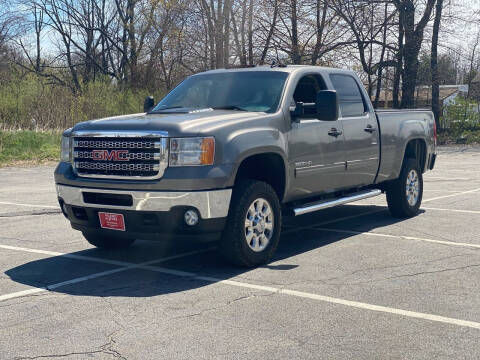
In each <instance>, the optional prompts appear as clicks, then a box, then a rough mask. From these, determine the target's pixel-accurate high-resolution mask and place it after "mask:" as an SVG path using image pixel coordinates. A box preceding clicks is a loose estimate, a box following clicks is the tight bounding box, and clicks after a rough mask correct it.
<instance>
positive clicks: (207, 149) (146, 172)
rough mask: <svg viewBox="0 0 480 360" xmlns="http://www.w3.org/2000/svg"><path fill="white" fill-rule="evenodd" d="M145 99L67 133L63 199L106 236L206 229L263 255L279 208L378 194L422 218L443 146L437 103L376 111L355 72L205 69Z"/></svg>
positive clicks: (233, 246)
mask: <svg viewBox="0 0 480 360" xmlns="http://www.w3.org/2000/svg"><path fill="white" fill-rule="evenodd" d="M145 104H146V105H145V106H146V110H145V111H146V112H145V113H141V114H134V115H126V116H116V117H110V118H106V119H100V120H92V121H87V122H83V123H79V124H77V125H75V126H74V127H73V128H71V129H68V130H66V131H65V132H64V134H63V139H62V153H61V161H60V163H59V164H58V166H57V168H56V170H55V182H56V189H57V194H58V200H59V203H60V207H61V209H62V211H63V213H64V215H65V217H67V218H68V220H69V221H70V222H71V225H72V227H73V228H74V229H77V230H80V231H81V232H82V233H83V235H84V236H85V238H86V239H87V240H88V242H90V243H91V244H93V245H95V246H97V247H104V248H120V247H126V246H129V245H130V244H132V243H133V242H134V241H135V239H162V238H163V239H165V238H170V239H178V237H180V236H182V235H186V236H188V238H192V237H193V236H197V237H199V238H200V239H204V240H205V239H206V240H214V239H217V240H219V249H220V251H221V253H223V255H224V256H225V257H227V259H229V260H230V261H231V262H233V263H235V264H239V265H242V266H257V265H259V264H262V263H265V262H267V261H269V259H271V257H272V256H273V254H274V252H275V249H276V247H277V244H278V241H279V237H280V230H281V226H282V216H298V215H301V214H305V213H308V212H312V211H316V210H320V209H324V208H327V207H330V206H335V205H339V204H345V203H348V202H352V201H356V200H360V199H365V198H369V197H373V196H376V195H379V194H380V193H382V192H386V195H387V202H388V206H389V209H390V212H391V214H392V215H393V216H397V217H411V216H414V215H415V214H417V212H418V209H419V207H420V203H421V201H422V191H423V180H422V174H423V173H424V172H425V171H427V170H428V169H432V168H433V166H434V163H435V158H436V155H435V146H436V129H435V122H434V118H433V115H432V113H431V112H430V111H426V110H406V111H393V110H392V111H391V110H387V111H375V110H374V109H373V107H372V104H371V103H370V99H369V97H368V95H367V93H366V92H365V89H364V88H363V86H362V83H361V82H360V81H359V78H358V77H357V76H356V75H355V73H354V72H352V71H347V70H339V69H331V68H321V67H316V66H276V67H275V66H271V67H270V66H265V67H263V66H261V67H253V68H245V69H230V70H213V71H207V72H203V73H199V74H196V75H193V76H190V77H188V78H187V79H185V80H184V81H183V82H182V83H180V84H179V85H178V86H177V87H176V88H174V89H173V90H172V91H171V92H170V93H169V94H168V95H166V96H165V97H164V98H163V99H162V100H161V101H160V102H159V103H158V104H157V105H156V106H154V107H153V105H154V104H153V99H152V98H147V100H146V103H145Z"/></svg>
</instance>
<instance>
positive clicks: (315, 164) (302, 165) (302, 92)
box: [289, 74, 345, 198]
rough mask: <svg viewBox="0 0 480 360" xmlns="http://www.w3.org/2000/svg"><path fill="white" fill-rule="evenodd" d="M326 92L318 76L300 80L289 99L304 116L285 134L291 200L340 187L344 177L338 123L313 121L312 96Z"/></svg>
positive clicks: (342, 150)
mask: <svg viewBox="0 0 480 360" xmlns="http://www.w3.org/2000/svg"><path fill="white" fill-rule="evenodd" d="M324 89H326V86H325V83H324V81H323V79H322V78H321V76H320V75H317V74H314V75H306V76H304V77H303V78H301V79H300V80H299V82H298V84H297V87H296V89H295V93H294V95H293V97H294V99H293V101H295V102H297V103H298V102H302V103H304V106H305V113H306V115H305V116H303V117H300V118H298V119H296V121H295V122H293V123H292V129H291V130H290V132H289V161H290V166H291V168H293V172H294V178H293V181H292V184H291V190H292V196H293V197H295V198H302V197H308V196H311V195H314V194H318V193H322V192H325V191H333V190H337V189H339V188H341V187H342V182H341V181H339V180H341V179H343V177H344V175H345V151H344V138H343V130H342V123H341V122H340V121H323V120H318V119H313V118H312V116H308V114H311V113H313V111H315V101H316V94H317V92H318V91H319V90H324Z"/></svg>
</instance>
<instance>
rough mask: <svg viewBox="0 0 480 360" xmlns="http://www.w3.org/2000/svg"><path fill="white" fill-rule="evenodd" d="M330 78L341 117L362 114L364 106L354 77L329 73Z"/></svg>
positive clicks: (364, 109)
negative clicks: (336, 95)
mask: <svg viewBox="0 0 480 360" xmlns="http://www.w3.org/2000/svg"><path fill="white" fill-rule="evenodd" d="M330 80H331V81H332V84H333V88H334V89H335V90H336V91H337V94H338V101H339V106H340V112H341V113H342V117H352V116H362V115H363V114H364V113H365V111H366V108H365V103H364V102H363V97H362V93H361V92H360V89H359V88H358V84H357V82H356V81H355V79H354V78H353V77H352V76H350V75H341V74H331V75H330Z"/></svg>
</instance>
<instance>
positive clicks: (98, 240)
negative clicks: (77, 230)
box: [83, 233, 135, 249]
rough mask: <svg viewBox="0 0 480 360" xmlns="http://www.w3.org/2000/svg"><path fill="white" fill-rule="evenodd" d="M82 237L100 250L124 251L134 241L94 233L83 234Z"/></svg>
mask: <svg viewBox="0 0 480 360" xmlns="http://www.w3.org/2000/svg"><path fill="white" fill-rule="evenodd" d="M83 237H84V238H85V239H86V240H87V241H88V242H89V243H90V244H92V245H93V246H95V247H97V248H100V249H125V248H128V247H129V246H130V245H132V244H133V243H134V242H135V239H130V238H123V237H122V238H120V237H118V238H117V237H110V236H104V235H100V234H94V233H83Z"/></svg>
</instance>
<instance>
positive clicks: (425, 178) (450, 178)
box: [424, 175, 472, 181]
mask: <svg viewBox="0 0 480 360" xmlns="http://www.w3.org/2000/svg"><path fill="white" fill-rule="evenodd" d="M429 179H435V180H446V181H456V180H472V179H470V178H458V177H457V178H454V177H443V176H429V175H426V176H425V177H424V180H429Z"/></svg>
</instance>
